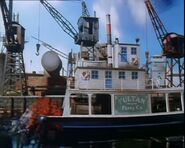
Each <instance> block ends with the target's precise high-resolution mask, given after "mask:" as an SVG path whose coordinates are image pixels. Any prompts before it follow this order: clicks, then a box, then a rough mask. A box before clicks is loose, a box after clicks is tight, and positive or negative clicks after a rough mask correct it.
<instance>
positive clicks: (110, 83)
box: [105, 71, 112, 88]
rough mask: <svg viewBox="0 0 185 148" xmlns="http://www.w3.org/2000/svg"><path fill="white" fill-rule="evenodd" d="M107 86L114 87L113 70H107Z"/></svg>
mask: <svg viewBox="0 0 185 148" xmlns="http://www.w3.org/2000/svg"><path fill="white" fill-rule="evenodd" d="M105 88H112V71H106V72H105Z"/></svg>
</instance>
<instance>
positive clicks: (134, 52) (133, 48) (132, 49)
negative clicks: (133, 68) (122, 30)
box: [131, 47, 137, 55]
mask: <svg viewBox="0 0 185 148" xmlns="http://www.w3.org/2000/svg"><path fill="white" fill-rule="evenodd" d="M136 54H137V50H136V47H132V48H131V55H136Z"/></svg>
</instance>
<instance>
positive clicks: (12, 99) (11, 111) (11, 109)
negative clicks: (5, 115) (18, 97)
mask: <svg viewBox="0 0 185 148" xmlns="http://www.w3.org/2000/svg"><path fill="white" fill-rule="evenodd" d="M10 115H11V117H13V116H14V98H12V97H11V108H10Z"/></svg>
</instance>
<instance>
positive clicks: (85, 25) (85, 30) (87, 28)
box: [75, 16, 99, 46]
mask: <svg viewBox="0 0 185 148" xmlns="http://www.w3.org/2000/svg"><path fill="white" fill-rule="evenodd" d="M77 25H78V29H79V33H78V37H77V40H76V41H75V43H76V44H79V45H83V46H94V45H95V44H96V43H97V42H98V40H99V20H98V18H96V17H84V16H82V17H80V18H79V20H78V23H77Z"/></svg>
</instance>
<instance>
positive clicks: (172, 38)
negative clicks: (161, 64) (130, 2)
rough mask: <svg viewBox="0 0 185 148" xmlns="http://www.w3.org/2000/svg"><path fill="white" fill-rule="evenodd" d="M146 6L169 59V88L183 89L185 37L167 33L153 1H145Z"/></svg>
mask: <svg viewBox="0 0 185 148" xmlns="http://www.w3.org/2000/svg"><path fill="white" fill-rule="evenodd" d="M145 5H146V7H147V10H148V13H149V16H150V19H151V22H152V25H153V28H154V31H155V34H156V37H157V40H158V42H159V44H160V46H161V48H162V51H163V56H165V57H166V59H167V63H166V73H165V78H166V80H167V86H168V87H178V86H180V87H181V86H182V85H183V81H184V80H183V72H184V71H183V70H184V62H183V60H184V56H183V55H184V36H182V35H179V34H177V33H174V32H171V33H168V32H167V30H166V28H165V26H164V25H163V23H162V21H161V19H160V18H159V16H158V14H157V12H156V11H155V9H154V7H153V5H152V3H151V0H145ZM176 67H177V68H176ZM176 69H177V70H176ZM175 77H176V78H178V81H179V82H178V83H177V81H176V80H174V78H175Z"/></svg>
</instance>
